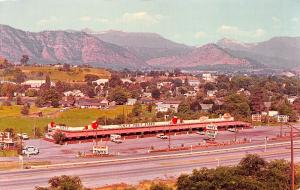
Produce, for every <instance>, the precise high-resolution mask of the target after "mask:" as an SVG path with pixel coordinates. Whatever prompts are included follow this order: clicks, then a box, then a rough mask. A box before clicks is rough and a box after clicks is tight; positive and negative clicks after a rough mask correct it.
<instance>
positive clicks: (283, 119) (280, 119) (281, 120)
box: [277, 115, 289, 123]
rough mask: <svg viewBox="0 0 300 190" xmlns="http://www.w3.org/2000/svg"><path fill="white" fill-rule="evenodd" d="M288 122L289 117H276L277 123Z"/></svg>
mask: <svg viewBox="0 0 300 190" xmlns="http://www.w3.org/2000/svg"><path fill="white" fill-rule="evenodd" d="M288 121H289V116H287V115H278V116H277V122H279V123H287V122H288Z"/></svg>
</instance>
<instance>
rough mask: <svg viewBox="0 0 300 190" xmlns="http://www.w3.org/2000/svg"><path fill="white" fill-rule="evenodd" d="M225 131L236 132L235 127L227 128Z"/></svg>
mask: <svg viewBox="0 0 300 190" xmlns="http://www.w3.org/2000/svg"><path fill="white" fill-rule="evenodd" d="M227 131H230V132H237V129H236V128H228V129H227Z"/></svg>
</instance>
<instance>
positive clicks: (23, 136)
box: [18, 133, 29, 140]
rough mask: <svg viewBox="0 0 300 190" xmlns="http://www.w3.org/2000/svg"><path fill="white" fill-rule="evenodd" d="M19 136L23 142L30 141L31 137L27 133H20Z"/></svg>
mask: <svg viewBox="0 0 300 190" xmlns="http://www.w3.org/2000/svg"><path fill="white" fill-rule="evenodd" d="M18 136H19V137H20V139H22V140H28V139H29V136H28V135H27V133H19V134H18Z"/></svg>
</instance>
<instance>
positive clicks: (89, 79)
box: [84, 74, 100, 83]
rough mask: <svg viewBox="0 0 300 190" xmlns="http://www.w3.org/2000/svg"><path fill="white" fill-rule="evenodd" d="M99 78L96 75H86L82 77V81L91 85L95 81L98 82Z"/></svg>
mask: <svg viewBox="0 0 300 190" xmlns="http://www.w3.org/2000/svg"><path fill="white" fill-rule="evenodd" d="M99 78H100V77H99V76H98V75H94V74H86V75H85V76H84V81H85V82H88V83H91V82H93V81H95V80H98V79H99Z"/></svg>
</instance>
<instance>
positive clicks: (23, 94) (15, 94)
mask: <svg viewBox="0 0 300 190" xmlns="http://www.w3.org/2000/svg"><path fill="white" fill-rule="evenodd" d="M17 96H21V97H25V96H26V95H25V93H22V92H14V97H17Z"/></svg>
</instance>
